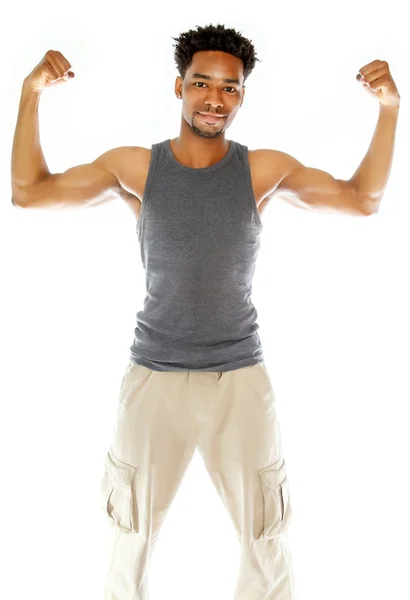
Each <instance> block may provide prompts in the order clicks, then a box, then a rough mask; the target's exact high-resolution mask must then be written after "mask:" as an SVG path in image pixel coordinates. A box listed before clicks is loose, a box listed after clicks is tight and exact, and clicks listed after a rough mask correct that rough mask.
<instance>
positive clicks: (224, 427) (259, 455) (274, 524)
mask: <svg viewBox="0 0 410 600" xmlns="http://www.w3.org/2000/svg"><path fill="white" fill-rule="evenodd" d="M216 398H217V401H214V402H213V408H212V413H210V416H209V422H208V424H207V427H204V428H203V430H202V435H201V441H200V446H199V449H200V452H201V454H202V456H203V459H204V463H205V466H206V468H207V470H208V473H209V475H210V478H211V480H212V481H213V483H214V485H215V487H216V489H217V492H218V494H219V495H220V497H221V498H222V501H223V503H224V505H225V507H226V508H227V510H228V512H229V514H230V516H231V518H232V521H233V524H234V526H235V529H236V532H237V535H238V540H239V542H240V544H241V564H240V571H239V576H238V581H237V585H236V589H235V595H234V600H297V599H296V594H295V590H294V578H293V571H292V560H291V554H290V552H289V549H288V547H287V544H286V539H285V536H286V531H287V529H288V526H289V523H290V520H291V516H292V508H291V503H290V495H289V483H288V479H287V475H286V463H285V460H284V457H283V453H282V447H281V434H280V427H279V422H278V418H277V415H276V402H275V397H274V393H273V389H272V385H271V381H270V377H269V374H268V371H267V368H266V366H265V364H264V363H258V364H256V365H252V366H250V367H244V368H241V369H237V370H234V371H227V372H224V373H223V374H222V377H221V378H220V379H219V381H218V393H217V396H216Z"/></svg>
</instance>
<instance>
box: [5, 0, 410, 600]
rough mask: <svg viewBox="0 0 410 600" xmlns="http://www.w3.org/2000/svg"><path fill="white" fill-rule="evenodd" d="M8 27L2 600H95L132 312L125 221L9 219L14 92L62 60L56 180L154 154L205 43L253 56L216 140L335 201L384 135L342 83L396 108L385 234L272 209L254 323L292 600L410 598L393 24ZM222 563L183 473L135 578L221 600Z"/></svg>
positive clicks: (382, 214)
mask: <svg viewBox="0 0 410 600" xmlns="http://www.w3.org/2000/svg"><path fill="white" fill-rule="evenodd" d="M7 10H8V14H7V17H6V20H5V24H6V27H5V28H4V31H3V35H2V37H1V42H0V43H1V52H2V57H3V60H2V78H1V87H2V93H1V98H2V111H1V127H2V134H1V136H0V139H1V151H2V161H1V196H2V203H1V206H0V211H1V215H0V226H1V232H0V243H1V248H0V251H1V284H2V285H1V287H2V293H1V312H0V315H1V317H0V318H1V323H0V327H1V346H0V352H1V357H0V358H1V379H0V394H1V404H0V407H1V415H0V428H1V429H0V443H1V447H0V451H1V471H2V473H1V484H0V485H1V493H0V513H1V517H2V530H1V536H0V553H1V554H2V556H3V559H2V575H1V590H2V596H3V597H4V598H7V600H17V599H19V600H20V599H22V598H34V597H36V598H37V597H41V598H42V600H55V599H56V598H58V600H72V599H73V598H79V599H81V600H82V599H87V600H102V597H103V591H102V590H103V587H102V586H103V582H104V579H105V577H106V574H107V569H108V566H109V561H110V552H111V537H110V536H111V535H112V534H111V530H109V528H108V526H107V525H106V523H105V520H104V516H103V514H102V513H101V512H100V508H99V484H100V480H101V478H102V475H103V460H104V456H105V453H106V451H107V449H108V446H109V444H110V441H111V434H112V431H113V427H114V419H115V414H116V408H117V397H118V391H119V386H120V382H121V379H122V375H123V371H124V369H125V366H126V363H127V361H128V357H129V347H130V345H131V343H132V340H133V334H134V327H135V315H136V312H137V311H138V310H140V309H141V307H142V305H143V299H144V294H145V288H144V285H145V283H144V274H143V270H142V266H141V264H140V256H139V248H138V243H137V237H136V231H135V226H136V223H135V219H134V217H133V215H132V213H131V212H130V210H129V209H128V207H127V206H126V205H125V204H123V203H121V201H117V202H113V203H108V204H105V205H103V206H100V207H94V208H92V209H78V210H64V211H51V210H48V211H47V210H39V211H28V210H27V211H23V210H21V209H18V208H15V207H13V206H12V204H11V185H10V162H11V148H12V141H13V135H14V128H15V124H16V118H17V111H18V104H19V100H20V92H21V85H22V82H23V79H24V77H25V76H26V75H27V74H28V73H29V72H30V71H31V70H32V68H33V67H34V66H35V65H36V64H37V63H38V62H39V61H40V59H41V58H42V56H43V55H44V54H45V52H46V51H47V50H49V49H54V50H60V51H61V52H62V53H63V54H64V56H65V57H66V58H67V59H68V60H69V61H70V62H71V64H72V67H73V70H74V72H75V75H76V77H75V79H74V80H72V81H69V82H68V83H66V84H64V85H60V86H59V87H57V88H55V89H54V90H48V91H46V92H45V93H44V94H43V96H42V98H41V102H40V128H41V142H42V147H43V151H44V154H45V157H46V160H47V163H48V166H49V169H50V171H51V172H54V173H56V172H63V171H65V170H66V169H68V168H70V167H72V166H74V165H77V164H82V163H86V162H90V161H92V160H94V159H95V158H96V157H97V156H99V155H100V154H102V153H103V152H105V151H106V150H108V149H109V148H113V147H116V146H123V145H138V146H145V147H148V148H149V147H151V144H152V143H154V142H158V141H162V140H163V139H166V138H168V137H171V138H172V137H177V136H178V134H179V127H180V114H181V113H180V111H181V107H182V105H181V101H179V100H178V99H177V98H176V97H175V94H174V82H175V77H176V76H177V75H178V73H177V70H176V66H175V63H174V59H173V51H174V48H173V44H174V42H173V40H172V37H178V36H179V35H180V33H182V32H183V31H186V30H188V29H191V28H194V27H196V26H197V25H207V24H209V23H213V24H217V23H223V24H225V26H227V27H234V28H236V29H237V30H238V31H240V32H241V33H242V34H243V35H244V36H245V37H247V38H248V39H251V40H252V42H253V43H254V45H255V47H256V51H257V57H258V58H259V59H260V60H262V62H260V63H258V62H257V63H256V66H255V69H254V71H253V73H252V74H251V76H250V77H249V79H248V80H247V82H246V87H247V92H246V98H245V101H244V104H243V107H242V108H241V110H240V111H239V113H238V115H237V117H236V119H235V121H234V123H233V124H232V126H231V127H230V128H229V129H228V131H227V134H226V137H227V139H234V140H237V141H239V142H241V143H243V144H246V145H248V146H249V148H250V149H256V148H273V149H278V150H282V151H284V152H288V153H289V154H291V155H292V156H294V157H295V158H297V159H298V160H299V161H301V162H303V163H304V164H305V165H306V166H310V167H315V168H319V169H322V170H325V171H328V172H329V173H331V174H332V175H333V176H334V177H336V178H344V179H348V178H350V177H351V176H352V174H353V173H354V171H355V170H356V168H357V167H358V165H359V164H360V162H361V160H362V159H363V157H364V155H365V153H366V151H367V149H368V147H369V144H370V141H371V138H372V135H373V131H374V128H375V126H376V121H377V117H378V104H377V101H375V100H373V99H372V98H370V96H369V95H368V94H367V93H366V92H365V91H364V89H363V88H362V87H361V85H360V84H359V83H358V82H357V81H356V79H355V76H356V74H357V72H358V69H360V68H361V67H363V66H364V65H366V64H368V63H370V62H371V61H373V60H375V59H380V60H386V61H387V62H388V63H389V65H390V69H391V72H392V75H393V78H394V79H395V81H396V84H397V86H398V89H399V92H400V94H401V99H402V102H401V110H400V115H399V122H398V128H397V137H396V147H395V155H394V161H393V167H392V170H391V174H390V179H389V182H388V186H387V189H386V191H385V194H384V197H383V200H382V205H381V208H380V211H379V213H378V214H376V215H374V216H371V217H368V218H366V217H363V218H359V217H352V216H348V215H343V214H340V215H339V214H330V213H323V212H319V211H317V210H315V211H305V210H301V209H299V208H296V207H294V206H292V205H290V204H288V203H287V202H286V201H285V200H281V199H277V200H276V201H275V202H273V203H271V204H270V205H269V207H268V209H267V210H266V211H265V212H264V214H263V216H262V221H263V223H264V230H263V233H262V247H261V250H260V254H259V260H258V266H257V270H256V273H255V278H254V295H253V303H254V305H255V307H256V308H257V311H258V315H259V319H258V322H259V325H260V332H259V333H260V336H261V340H262V343H263V346H264V351H265V359H266V364H267V366H268V369H269V370H270V373H271V377H272V385H273V387H274V389H275V393H276V398H277V410H278V416H279V419H280V423H281V430H282V436H283V447H284V454H285V457H286V461H287V465H288V477H289V483H290V486H291V487H290V489H291V496H292V503H293V522H292V525H291V528H290V532H289V541H290V544H291V548H292V553H293V563H294V571H295V577H296V585H297V592H298V594H299V600H329V599H331V600H346V598H349V600H363V599H364V598H371V599H372V600H386V598H395V599H397V600H402V599H405V598H409V597H410V584H409V580H408V577H407V573H408V564H409V558H410V556H409V554H410V553H409V549H408V539H409V537H410V519H409V512H408V507H409V506H410V492H409V477H408V474H409V467H408V461H409V455H410V452H409V450H410V443H409V435H408V432H409V420H408V405H409V400H410V384H409V371H410V369H409V366H410V351H409V334H410V321H409V314H408V307H409V301H410V292H409V287H408V279H409V277H408V273H409V266H408V263H409V256H410V235H409V218H410V199H409V197H408V196H409V191H408V187H407V186H405V174H406V173H407V172H408V157H409V154H410V153H409V139H408V131H409V115H408V109H409V102H408V98H409V78H408V57H409V46H408V42H406V39H407V40H408V33H407V29H406V25H405V19H404V17H405V4H402V3H399V1H398V0H392V1H391V2H389V3H388V4H386V3H384V2H383V3H382V2H374V1H373V2H370V1H366V2H352V3H348V4H346V3H344V4H343V6H341V5H337V6H336V5H335V4H334V3H328V2H318V1H314V2H309V3H305V2H302V1H298V2H294V3H272V2H266V3H262V2H258V1H254V2H252V3H251V4H244V5H241V6H240V5H238V3H237V2H235V1H233V0H231V1H226V2H224V3H217V5H214V7H211V6H210V7H209V8H207V7H206V6H205V5H203V4H202V5H200V4H198V3H191V2H182V1H177V2H174V3H170V4H168V3H162V4H158V3H154V2H152V3H147V2H144V3H135V2H130V1H121V0H120V1H117V2H115V3H112V2H101V1H99V2H90V1H87V2H84V1H82V2H71V3H69V4H66V5H61V4H56V3H55V2H46V1H45V0H39V1H37V2H35V3H30V2H28V1H27V0H26V1H24V2H19V3H18V2H14V3H12V4H10V5H9V6H8V9H7ZM3 22H4V18H3ZM406 132H407V137H406V135H405V134H406ZM238 560H239V546H238V545H237V541H236V536H235V533H234V530H233V526H232V525H231V522H230V519H229V516H228V514H227V513H226V511H225V508H224V507H223V505H222V503H221V501H220V498H219V497H218V495H217V493H216V491H215V490H214V488H213V486H212V483H211V481H210V479H209V478H208V476H207V472H206V470H205V467H204V465H203V462H202V459H201V457H200V455H198V454H195V456H194V458H193V460H192V462H191V464H190V466H189V468H188V471H187V473H186V475H185V477H184V480H183V482H182V484H181V486H180V488H179V490H178V493H177V496H176V498H175V500H174V502H173V504H172V505H171V508H170V510H169V513H168V515H167V518H166V520H165V522H164V524H163V527H162V531H161V534H160V537H159V539H158V542H157V546H156V548H155V552H154V554H153V557H152V562H151V569H150V600H165V599H168V598H174V597H175V598H178V599H179V600H188V599H189V600H192V599H193V598H195V600H208V599H209V598H213V600H231V599H232V598H233V590H234V586H235V583H236V577H237V573H238V568H239V563H238ZM250 600H261V599H259V598H255V599H250ZM269 600H276V599H273V598H272V599H269Z"/></svg>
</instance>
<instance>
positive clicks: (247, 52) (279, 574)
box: [12, 25, 400, 600]
mask: <svg viewBox="0 0 410 600" xmlns="http://www.w3.org/2000/svg"><path fill="white" fill-rule="evenodd" d="M176 41H177V44H176V50H175V60H176V63H177V67H178V70H179V76H178V77H177V78H176V82H175V94H176V97H177V98H179V99H181V101H182V118H181V128H180V133H179V136H178V137H177V138H174V139H172V140H165V141H163V142H160V143H157V144H153V145H152V148H151V149H147V148H142V147H138V146H137V147H121V148H115V149H112V150H109V151H108V152H106V153H104V154H103V155H102V156H100V157H99V158H97V159H96V160H95V161H94V162H92V163H91V164H87V165H80V166H77V167H74V168H71V169H68V170H67V171H66V172H65V173H57V174H51V173H50V172H49V171H48V168H47V165H46V163H45V159H44V156H43V154H42V151H41V147H40V142H39V135H38V122H37V109H38V102H39V97H40V95H41V93H42V91H43V90H44V89H46V88H47V87H49V86H51V85H55V84H58V83H59V82H64V81H66V80H68V79H70V78H72V77H73V76H74V74H73V73H72V71H70V69H71V65H70V63H69V62H68V61H67V60H66V59H65V57H64V56H63V55H62V54H61V53H60V52H57V51H49V52H47V54H46V55H45V57H44V59H43V60H42V61H41V62H40V63H39V65H37V67H36V68H35V69H34V70H33V72H32V73H31V74H30V75H29V76H28V77H27V78H26V79H25V83H24V86H23V93H22V99H21V103H20V110H19V117H18V122H17V126H16V133H15V139H14V146H13V157H12V186H13V203H14V204H15V205H17V206H20V207H24V208H52V207H55V208H69V207H74V206H96V205H99V204H101V203H102V202H105V201H108V200H112V199H116V198H121V199H124V200H125V202H127V204H128V206H129V207H130V209H131V210H132V211H133V213H134V215H135V217H136V219H137V221H138V224H137V234H138V240H139V243H140V247H141V258H142V261H143V265H144V268H145V271H146V285H147V296H146V299H145V301H144V309H143V310H142V311H140V312H138V313H137V327H136V329H135V331H134V333H135V335H134V341H133V344H132V346H131V348H130V350H131V354H130V361H129V363H128V365H127V368H126V370H125V373H124V377H123V380H122V384H121V389H120V394H119V401H118V415H117V421H116V427H115V432H114V435H113V440H112V444H111V446H110V449H109V451H108V453H107V455H106V460H105V474H104V478H103V480H102V482H101V495H102V502H103V508H104V511H105V513H106V515H107V517H108V519H109V521H110V522H111V523H112V524H113V526H114V528H115V534H116V544H115V548H114V551H113V557H112V564H111V568H110V571H109V574H108V577H107V580H106V582H105V599H106V600H131V599H132V600H137V599H138V600H147V598H148V570H149V562H150V557H151V553H152V549H153V547H154V545H155V541H156V539H157V537H158V534H159V531H160V528H161V525H162V523H163V521H164V518H165V516H166V514H167V511H168V509H169V507H170V504H171V502H172V500H173V498H174V496H175V494H176V491H177V489H178V486H179V484H180V482H181V480H182V477H183V475H184V472H185V471H186V468H187V466H188V465H189V462H190V460H191V458H192V455H193V453H194V451H195V449H196V448H199V450H200V452H201V454H202V456H203V458H204V462H205V466H206V468H207V470H208V472H209V475H210V477H211V479H212V481H213V483H214V484H215V486H216V489H217V491H218V493H219V495H220V497H221V499H222V501H223V502H224V505H225V506H226V508H227V510H228V512H229V514H230V516H231V518H232V522H233V524H234V527H235V530H236V532H237V536H238V541H239V543H240V545H241V564H240V572H239V577H238V582H237V585H236V589H235V596H234V600H250V599H252V600H295V598H296V595H295V586H294V578H293V572H292V564H291V554H290V552H289V550H288V548H287V546H286V543H285V536H286V533H287V530H288V527H289V523H290V521H291V515H292V508H291V502H290V493H289V482H288V478H287V470H286V463H285V460H284V457H283V452H282V445H281V435H280V427H279V422H278V418H277V415H276V402H275V396H274V392H273V387H272V383H271V379H270V375H269V372H268V370H267V367H266V365H265V363H264V359H263V351H262V347H261V343H260V339H259V336H258V333H257V330H258V325H257V323H256V319H257V312H256V310H255V308H254V306H253V304H252V301H251V291H252V278H253V273H254V269H255V265H256V259H257V255H258V250H259V236H260V233H261V230H262V222H261V218H260V217H261V214H262V211H263V209H264V208H265V206H266V205H267V203H268V202H269V201H272V199H273V198H276V197H279V195H284V194H285V193H286V197H287V198H288V199H290V200H291V201H292V202H294V203H295V204H296V205H300V206H302V207H311V208H319V209H324V208H325V209H330V210H335V211H341V212H348V213H350V214H352V215H358V216H364V215H370V214H373V213H375V212H377V210H378V206H379V203H380V200H381V198H382V195H383V192H384V189H385V187H386V184H387V180H388V174H389V170H390V166H391V161H392V155H393V146H394V136H395V130H396V124H397V117H398V110H399V105H400V96H399V94H398V91H397V88H396V86H395V84H394V82H393V80H392V78H391V75H390V72H389V67H388V65H387V63H386V62H383V61H379V60H376V61H374V62H372V63H370V64H368V65H366V66H365V67H363V68H362V69H360V75H361V76H362V79H363V85H365V86H366V89H367V90H368V92H369V93H370V94H371V95H373V96H374V97H375V98H377V100H378V101H379V103H380V115H379V120H378V123H377V128H376V131H375V134H374V137H373V139H372V143H371V146H370V148H369V151H368V153H367V154H366V156H365V158H364V160H363V162H362V163H361V165H360V167H359V168H358V169H357V171H356V173H355V174H354V176H353V177H352V178H351V179H350V180H348V181H344V180H338V179H334V178H333V177H332V176H331V175H329V174H328V173H325V172H323V171H320V170H318V169H311V168H307V167H305V166H304V165H302V164H301V163H300V162H298V161H297V160H296V159H295V158H293V157H291V156H289V155H288V154H286V153H283V152H280V151H277V150H254V151H248V148H247V146H245V145H242V144H240V143H238V142H235V141H233V140H230V141H229V142H228V141H227V140H226V139H225V132H226V130H227V128H228V127H229V125H230V124H231V123H232V121H233V119H234V118H235V116H236V113H237V112H238V110H239V108H240V107H241V106H242V103H243V101H244V96H245V86H244V82H245V80H246V79H247V77H248V76H249V75H250V73H251V72H252V70H253V68H254V65H255V63H256V60H257V59H256V54H255V50H254V47H253V45H252V43H251V42H250V41H249V40H247V39H246V38H244V37H242V36H241V35H240V34H239V33H237V32H236V31H235V30H233V29H225V27H224V26H222V25H218V26H216V27H215V26H212V25H209V26H207V27H198V28H197V29H196V30H190V31H188V32H186V33H183V34H181V36H180V37H179V38H178V39H176ZM358 80H359V76H358ZM284 197H285V196H284Z"/></svg>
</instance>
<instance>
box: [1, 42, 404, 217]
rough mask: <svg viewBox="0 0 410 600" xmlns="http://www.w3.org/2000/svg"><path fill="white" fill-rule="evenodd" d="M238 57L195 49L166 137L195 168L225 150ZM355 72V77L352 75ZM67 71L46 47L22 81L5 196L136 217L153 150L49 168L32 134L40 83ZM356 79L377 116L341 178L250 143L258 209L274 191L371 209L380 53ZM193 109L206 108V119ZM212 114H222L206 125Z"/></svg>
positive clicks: (375, 192) (115, 152) (379, 146)
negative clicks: (122, 210) (121, 203)
mask: <svg viewBox="0 0 410 600" xmlns="http://www.w3.org/2000/svg"><path fill="white" fill-rule="evenodd" d="M243 68H244V67H243V62H242V60H240V59H239V58H237V57H235V56H233V55H231V54H229V53H225V52H220V51H212V50H206V51H201V52H196V53H195V54H194V56H193V59H192V62H191V64H190V66H189V68H188V70H187V72H186V74H185V77H184V78H182V77H180V76H178V77H177V78H176V81H175V94H176V97H177V98H180V99H181V100H182V115H181V126H180V132H179V136H178V137H176V138H174V139H172V140H171V141H170V144H171V150H172V152H173V154H174V156H175V158H176V160H177V161H179V162H180V163H181V164H182V165H185V166H188V167H191V168H195V169H200V168H205V167H208V166H210V165H212V164H214V163H216V162H219V161H220V160H221V159H222V158H223V157H224V156H225V154H226V153H227V151H228V148H229V141H227V140H226V139H225V133H226V130H227V129H228V127H229V126H230V124H231V123H232V122H233V120H234V118H235V117H236V115H237V113H238V111H239V109H240V107H241V106H242V104H243V102H244V98H245V86H244V76H243ZM360 75H361V76H362V80H360ZM73 77H74V74H73V73H72V71H71V64H70V63H69V61H68V60H67V59H66V58H65V57H64V56H63V55H62V54H61V52H59V51H54V50H50V51H48V52H47V53H46V55H45V57H44V58H43V59H42V61H40V63H39V65H37V66H36V67H35V68H34V69H33V71H32V73H30V75H29V76H28V77H26V79H25V80H24V85H23V90H22V97H21V101H20V108H19V115H18V120H17V125H16V133H15V137H14V142H13V155H12V193H13V203H14V204H15V205H16V206H20V207H22V208H59V209H60V208H71V207H75V206H90V207H91V206H97V205H99V204H101V203H104V202H107V201H110V200H112V199H115V198H120V199H122V200H125V201H126V203H127V205H128V206H129V207H130V208H131V210H132V212H133V213H134V215H135V217H136V218H137V219H138V218H139V215H140V211H141V205H142V203H143V198H144V192H145V185H146V181H147V175H148V169H149V166H150V160H151V149H150V148H144V147H142V146H122V147H119V148H113V149H111V150H108V151H107V152H105V153H104V154H102V155H101V156H99V157H98V158H97V159H96V160H94V161H93V162H91V163H88V164H85V165H79V166H77V167H72V168H70V169H68V170H67V171H65V172H64V173H50V172H49V171H48V168H47V165H46V162H45V158H44V156H43V154H42V150H41V145H40V139H39V135H38V130H39V127H38V103H39V96H40V94H41V93H43V92H42V90H43V89H44V87H45V86H47V85H48V86H49V85H54V84H59V83H64V82H65V81H68V80H70V79H72V78H73ZM356 79H357V81H358V82H359V83H360V85H362V86H363V87H364V88H365V91H366V92H367V93H368V94H369V96H370V97H371V98H373V99H375V100H377V101H378V102H379V107H380V111H379V118H378V121H377V125H376V129H375V131H374V134H373V137H372V140H371V144H370V147H369V150H368V152H367V154H366V155H365V157H364V159H363V161H362V162H361V164H360V165H359V167H358V169H357V170H356V171H355V173H354V175H353V176H352V177H351V178H350V179H348V180H344V179H335V178H334V177H333V176H332V175H330V174H329V173H326V172H325V171H321V170H320V169H316V168H309V167H305V166H304V165H303V164H302V163H300V162H299V161H298V160H296V159H295V158H294V157H292V156H290V155H289V154H287V153H285V152H281V151H279V150H273V149H257V150H249V151H248V160H249V167H250V174H251V182H252V190H253V194H254V199H255V203H256V206H257V210H258V212H259V213H260V214H262V211H263V210H264V208H265V207H266V206H267V204H268V202H269V201H270V200H271V199H272V198H278V197H280V198H283V199H285V200H287V201H289V202H290V203H292V204H293V205H294V206H297V207H299V208H305V209H306V208H309V209H320V210H325V211H330V212H339V213H348V214H350V215H356V216H364V215H371V214H374V213H375V212H377V211H378V208H379V204H380V201H381V198H382V196H383V193H384V189H385V187H386V185H387V181H388V177H389V173H390V167H391V163H392V157H393V149H394V140H395V132H396V125H397V119H398V113H399V107H400V95H399V93H398V90H397V87H396V85H395V83H394V81H393V78H392V76H391V73H390V69H389V65H388V63H387V62H386V61H380V60H375V61H372V62H371V63H369V64H367V65H365V66H364V67H362V68H361V69H360V70H359V75H358V76H357V77H356ZM200 113H206V116H205V119H203V118H202V117H201V116H200ZM212 115H223V117H224V118H222V119H220V120H218V121H217V122H216V123H211V122H210V121H211V117H212Z"/></svg>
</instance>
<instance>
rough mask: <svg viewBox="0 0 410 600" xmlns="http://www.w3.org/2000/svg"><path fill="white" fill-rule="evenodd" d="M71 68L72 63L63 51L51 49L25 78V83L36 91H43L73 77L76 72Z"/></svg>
mask: <svg viewBox="0 0 410 600" xmlns="http://www.w3.org/2000/svg"><path fill="white" fill-rule="evenodd" d="M70 69H71V65H70V63H69V62H68V60H67V59H66V58H65V57H64V56H63V55H62V54H61V52H58V50H49V51H48V52H46V54H45V56H44V57H43V58H42V59H41V61H40V62H39V63H38V65H37V66H36V67H34V69H33V70H32V72H31V73H30V75H28V76H27V77H26V78H25V80H24V84H25V85H26V86H28V87H29V88H30V89H31V90H33V91H34V92H42V91H43V90H44V89H46V88H49V87H52V86H55V85H58V84H59V83H65V82H66V81H68V80H69V79H72V78H73V77H74V73H73V72H72V71H70Z"/></svg>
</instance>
